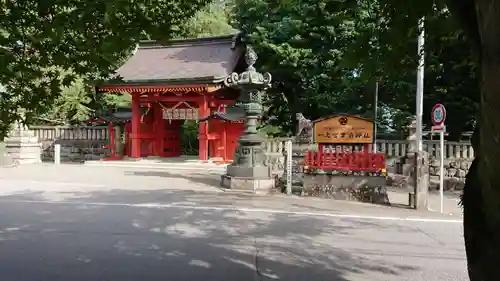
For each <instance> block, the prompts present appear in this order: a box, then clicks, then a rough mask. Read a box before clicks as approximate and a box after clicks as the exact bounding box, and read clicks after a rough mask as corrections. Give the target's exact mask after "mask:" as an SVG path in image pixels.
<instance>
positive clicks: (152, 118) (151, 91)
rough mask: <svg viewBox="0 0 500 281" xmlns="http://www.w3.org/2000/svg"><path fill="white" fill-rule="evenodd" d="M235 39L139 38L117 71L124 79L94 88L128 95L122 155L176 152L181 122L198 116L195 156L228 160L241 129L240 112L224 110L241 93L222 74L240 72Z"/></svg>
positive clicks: (174, 154) (139, 155)
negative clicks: (228, 85)
mask: <svg viewBox="0 0 500 281" xmlns="http://www.w3.org/2000/svg"><path fill="white" fill-rule="evenodd" d="M233 39H234V38H233V36H224V37H211V38H200V39H189V40H175V41H171V42H169V43H168V44H166V45H159V44H157V43H155V42H151V41H148V42H143V43H141V44H140V45H139V48H138V50H137V51H136V53H135V54H134V55H133V56H132V57H131V58H130V59H129V60H128V61H127V62H126V63H125V64H124V65H123V66H122V67H120V68H119V69H118V71H117V74H118V75H119V76H120V77H122V80H121V81H119V82H117V83H111V82H108V84H106V85H103V86H101V87H99V88H98V90H99V91H100V92H107V93H111V94H120V93H121V94H129V95H131V100H132V106H131V107H132V108H131V115H130V121H128V120H127V121H126V122H125V126H124V127H125V132H124V133H125V149H124V151H123V154H124V155H125V156H129V157H131V158H140V157H147V156H158V157H177V156H180V155H181V152H180V146H181V143H180V134H181V125H182V123H183V122H184V121H185V120H197V121H199V122H200V123H199V130H198V139H199V159H200V160H208V159H209V158H211V157H213V158H219V159H220V160H221V161H224V162H227V161H231V160H232V158H233V155H234V152H235V149H236V140H237V138H238V137H239V136H240V135H241V133H242V132H243V124H242V122H241V117H242V116H239V117H238V118H234V116H233V117H228V116H229V114H227V113H226V108H227V107H228V106H230V105H231V104H234V103H235V100H236V99H237V98H238V96H239V92H237V91H235V90H234V89H229V88H225V87H224V85H223V80H224V78H225V77H227V76H228V75H229V74H230V73H232V72H234V71H238V70H239V67H238V66H240V65H241V61H242V60H241V54H242V50H241V48H240V47H238V46H236V47H235V46H234V45H233ZM180 58H182V59H180ZM240 67H241V66H240ZM187 82H189V83H187ZM111 133H113V134H110V135H114V130H112V131H111ZM110 139H111V137H110ZM113 139H116V136H113ZM116 158H119V157H116V155H114V157H112V159H116Z"/></svg>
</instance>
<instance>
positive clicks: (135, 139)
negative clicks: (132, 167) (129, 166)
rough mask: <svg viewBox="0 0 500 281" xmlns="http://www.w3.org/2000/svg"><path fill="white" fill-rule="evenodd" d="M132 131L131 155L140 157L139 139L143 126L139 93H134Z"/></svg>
mask: <svg viewBox="0 0 500 281" xmlns="http://www.w3.org/2000/svg"><path fill="white" fill-rule="evenodd" d="M131 126H132V133H131V134H130V142H131V149H130V157H131V158H139V157H141V140H140V139H139V137H140V136H139V134H140V132H139V127H140V126H141V102H140V100H139V94H138V93H133V94H132V124H131Z"/></svg>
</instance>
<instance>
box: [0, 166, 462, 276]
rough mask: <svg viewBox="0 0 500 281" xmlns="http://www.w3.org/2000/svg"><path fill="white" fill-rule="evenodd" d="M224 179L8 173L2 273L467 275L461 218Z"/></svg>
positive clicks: (57, 169)
mask: <svg viewBox="0 0 500 281" xmlns="http://www.w3.org/2000/svg"><path fill="white" fill-rule="evenodd" d="M217 181H218V175H216V174H212V175H211V176H210V175H208V176H207V174H200V173H196V172H189V171H174V170H172V171H147V170H137V169H135V170H131V169H127V168H98V167H83V166H77V165H62V166H54V165H45V166H19V167H15V168H9V169H0V276H2V277H4V278H5V279H6V280H16V281H35V280H37V281H38V280H51V281H66V280H72V281H80V280H81V281H87V280H117V281H128V280H131V281H132V280H134V281H135V280H150V281H156V280H158V281H163V280H174V281H176V280H179V281H184V280H207V281H211V280H214V281H220V280H259V281H261V280H286V281H303V280H312V281H317V280H328V281H330V280H334V281H335V280H338V281H366V280H380V281H393V280H394V281H399V280H406V281H448V280H455V281H465V280H467V278H466V272H465V268H466V267H465V255H464V249H463V238H462V226H461V222H460V219H459V218H458V219H457V218H454V217H450V216H448V215H444V216H443V215H441V214H438V213H436V212H416V211H414V210H408V209H404V208H397V207H385V206H376V205H371V204H363V203H354V202H342V201H331V200H325V199H319V198H302V197H296V196H291V197H290V196H285V195H276V196H253V195H248V194H239V193H231V192H224V191H222V190H220V189H218V188H217V187H216V186H217V183H218V182H217Z"/></svg>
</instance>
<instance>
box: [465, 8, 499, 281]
mask: <svg viewBox="0 0 500 281" xmlns="http://www.w3.org/2000/svg"><path fill="white" fill-rule="evenodd" d="M475 4H476V13H477V26H478V31H479V36H480V42H481V44H480V62H481V110H480V118H479V120H478V121H479V124H480V130H479V148H478V150H479V151H478V152H479V156H478V157H477V159H476V160H475V163H474V165H473V167H471V168H472V169H471V174H470V175H469V176H468V178H467V180H468V182H467V185H468V191H467V192H470V193H469V194H471V198H475V199H476V200H478V201H474V200H471V201H473V203H472V204H470V205H469V206H468V204H467V198H464V232H465V233H467V234H466V235H465V239H466V244H467V243H469V245H468V247H467V258H468V264H469V269H470V279H471V281H495V280H498V279H499V277H498V267H499V264H500V263H499V262H500V1H497V0H476V1H475ZM466 196H468V195H467V193H466V192H465V191H464V197H466ZM474 202H475V203H474ZM478 205H479V206H478ZM471 208H474V209H471ZM465 215H467V219H466V218H465ZM471 220H477V222H471Z"/></svg>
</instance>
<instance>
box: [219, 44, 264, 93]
mask: <svg viewBox="0 0 500 281" xmlns="http://www.w3.org/2000/svg"><path fill="white" fill-rule="evenodd" d="M257 59H258V56H257V53H256V52H255V50H254V49H253V48H252V47H251V46H246V52H245V62H246V64H247V66H248V67H247V69H246V70H245V71H244V72H242V73H240V74H238V73H236V72H233V73H231V74H230V75H229V76H227V77H226V79H224V85H226V86H227V87H233V88H240V89H242V90H265V89H267V88H269V87H270V86H271V74H270V73H268V72H266V73H260V72H257V71H256V70H255V67H254V64H255V63H256V62H257Z"/></svg>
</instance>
